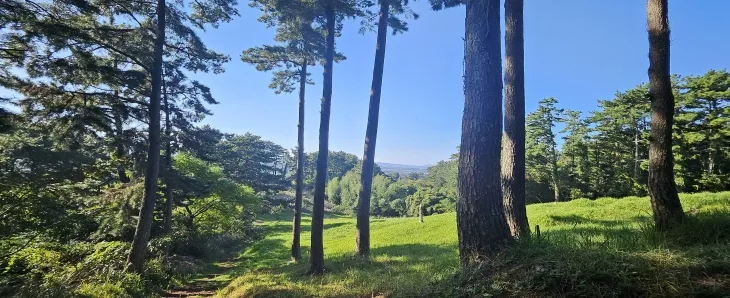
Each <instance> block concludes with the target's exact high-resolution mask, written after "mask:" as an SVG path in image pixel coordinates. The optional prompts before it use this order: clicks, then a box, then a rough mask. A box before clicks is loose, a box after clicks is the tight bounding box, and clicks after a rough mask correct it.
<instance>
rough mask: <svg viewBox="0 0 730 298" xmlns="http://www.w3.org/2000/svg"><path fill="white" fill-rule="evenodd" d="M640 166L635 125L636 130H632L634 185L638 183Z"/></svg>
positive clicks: (637, 126) (637, 134) (637, 127)
mask: <svg viewBox="0 0 730 298" xmlns="http://www.w3.org/2000/svg"><path fill="white" fill-rule="evenodd" d="M640 164H641V161H640V160H639V124H638V123H637V124H636V129H635V130H634V183H638V182H639V170H640V168H639V165H640Z"/></svg>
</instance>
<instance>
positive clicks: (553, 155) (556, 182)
mask: <svg viewBox="0 0 730 298" xmlns="http://www.w3.org/2000/svg"><path fill="white" fill-rule="evenodd" d="M550 140H551V143H552V145H551V147H550V165H551V167H552V169H551V176H552V179H553V191H554V192H555V194H554V200H555V202H560V177H559V176H558V174H559V172H558V149H557V148H555V146H556V145H555V137H554V136H551V138H550Z"/></svg>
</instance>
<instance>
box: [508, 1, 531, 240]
mask: <svg viewBox="0 0 730 298" xmlns="http://www.w3.org/2000/svg"><path fill="white" fill-rule="evenodd" d="M523 5H524V3H523V0H505V2H504V15H505V20H504V24H505V36H504V50H505V54H504V112H505V114H504V132H505V134H504V135H505V138H504V140H503V142H504V143H503V148H502V150H503V151H502V192H503V193H502V195H503V198H504V213H505V216H506V218H507V224H508V225H509V228H510V232H511V233H512V236H513V237H515V238H523V237H528V236H529V234H530V226H529V225H528V221H527V210H526V208H525V49H524V26H523V24H524V23H523V17H522V16H523Z"/></svg>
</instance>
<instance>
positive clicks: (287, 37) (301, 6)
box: [241, 0, 344, 260]
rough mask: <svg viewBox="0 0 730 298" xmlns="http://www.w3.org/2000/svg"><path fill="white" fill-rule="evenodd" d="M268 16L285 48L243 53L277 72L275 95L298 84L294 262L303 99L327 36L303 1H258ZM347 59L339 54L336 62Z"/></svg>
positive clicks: (259, 67) (298, 223)
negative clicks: (316, 26) (308, 70)
mask: <svg viewBox="0 0 730 298" xmlns="http://www.w3.org/2000/svg"><path fill="white" fill-rule="evenodd" d="M254 5H255V6H258V7H259V8H260V9H261V10H262V11H264V12H265V15H264V17H262V18H260V20H263V21H266V22H267V24H268V25H269V26H274V25H276V26H278V27H277V34H276V36H275V37H274V39H275V40H276V41H278V42H280V43H282V45H276V46H264V47H256V48H251V49H248V50H246V51H244V52H243V54H242V55H241V59H242V60H243V61H244V62H246V63H250V64H254V65H255V66H256V69H257V70H259V71H271V70H273V69H276V71H274V77H273V79H272V82H271V84H270V85H269V87H270V88H272V89H275V90H276V91H275V92H276V93H277V94H278V93H282V92H286V93H290V92H292V91H294V85H295V84H296V82H297V81H298V83H299V123H298V125H297V153H296V156H297V158H296V160H297V163H296V164H297V170H296V178H295V181H296V182H295V197H294V218H293V220H292V247H291V253H292V259H294V260H299V259H301V252H300V238H301V237H300V234H301V213H302V210H301V209H302V193H303V188H304V98H305V90H306V85H307V83H309V84H313V82H312V81H311V80H309V78H308V76H309V74H308V73H307V67H308V66H310V65H314V62H315V61H317V60H318V59H321V58H322V55H323V54H324V46H325V44H324V36H323V34H322V33H323V32H322V31H323V30H322V29H321V28H317V29H315V28H312V24H313V21H314V17H315V16H316V7H315V6H312V5H309V4H308V3H305V2H303V1H294V2H291V3H288V4H286V5H282V3H280V2H271V1H266V0H264V1H255V2H254ZM342 59H344V57H343V56H341V55H338V54H336V56H335V60H337V61H339V60H342Z"/></svg>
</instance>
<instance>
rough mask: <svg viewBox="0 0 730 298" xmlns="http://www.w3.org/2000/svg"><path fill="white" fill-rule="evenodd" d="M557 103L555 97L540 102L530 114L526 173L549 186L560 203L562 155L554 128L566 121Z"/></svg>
mask: <svg viewBox="0 0 730 298" xmlns="http://www.w3.org/2000/svg"><path fill="white" fill-rule="evenodd" d="M557 103H558V101H557V100H556V99H555V98H552V97H549V98H545V99H542V100H540V102H539V103H538V107H537V111H535V112H532V113H530V114H528V115H527V120H526V122H527V123H526V127H527V128H526V130H527V132H526V134H527V145H526V155H527V157H526V159H527V168H528V170H527V172H528V173H527V174H528V176H530V180H532V181H538V182H539V183H549V184H550V186H551V188H552V191H553V200H554V201H555V202H559V201H560V196H561V189H560V176H559V174H560V169H559V168H558V157H559V152H558V148H557V143H556V135H555V133H554V132H553V128H554V127H555V125H556V124H557V123H559V122H561V121H563V115H564V112H565V111H564V110H563V109H560V108H558V107H556V105H557Z"/></svg>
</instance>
